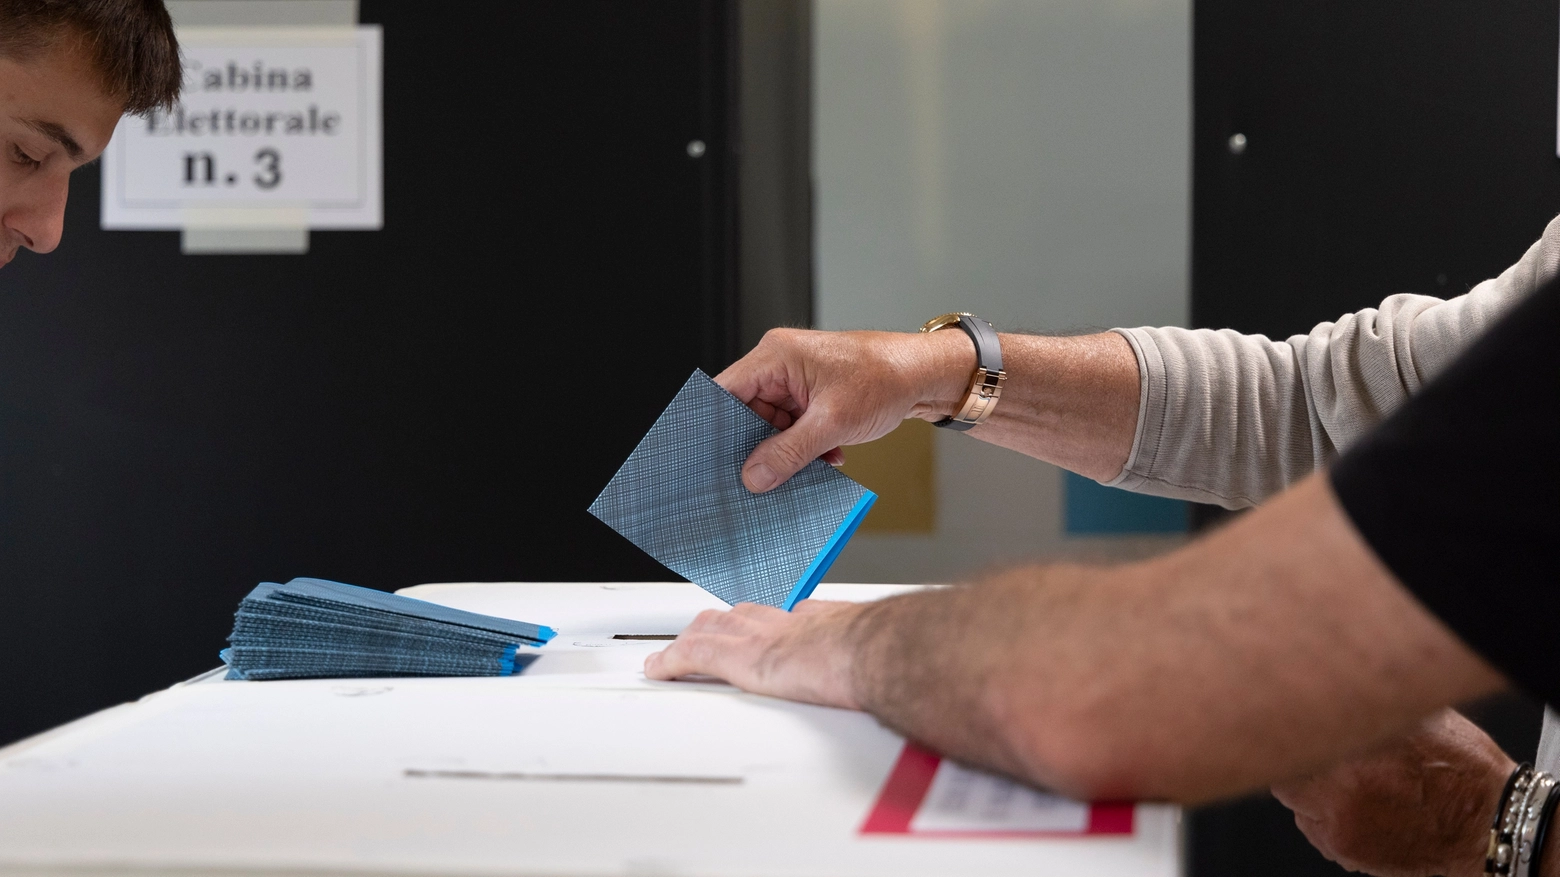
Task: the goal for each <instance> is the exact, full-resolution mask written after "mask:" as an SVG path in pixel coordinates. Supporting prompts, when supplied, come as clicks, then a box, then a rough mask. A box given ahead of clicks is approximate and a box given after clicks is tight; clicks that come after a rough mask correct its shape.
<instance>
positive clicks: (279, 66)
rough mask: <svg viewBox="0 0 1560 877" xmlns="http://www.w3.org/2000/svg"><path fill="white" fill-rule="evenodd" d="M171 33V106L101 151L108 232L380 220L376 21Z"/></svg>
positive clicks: (133, 122)
mask: <svg viewBox="0 0 1560 877" xmlns="http://www.w3.org/2000/svg"><path fill="white" fill-rule="evenodd" d="M178 36H179V42H180V45H181V47H182V48H183V50H184V57H185V72H184V89H183V94H182V95H181V97H180V100H179V103H178V104H177V105H176V106H174V107H173V109H172V110H169V111H161V110H159V111H157V112H154V113H152V114H151V115H149V116H147V117H144V118H141V117H132V116H126V117H125V118H124V119H122V120H121V121H120V123H119V127H118V128H117V129H116V130H115V132H114V138H113V140H112V141H111V142H110V143H109V146H108V149H107V150H106V151H105V152H104V154H103V214H102V220H103V227H104V228H106V229H178V228H187V227H192V226H196V225H212V224H216V225H229V226H243V225H246V224H250V223H248V222H247V220H246V216H247V217H252V218H255V219H256V221H255V222H254V223H252V224H254V225H261V226H264V225H274V224H277V222H276V221H275V217H277V216H292V217H294V219H293V220H292V222H294V223H296V224H298V225H303V226H305V227H308V228H366V229H377V228H380V227H381V226H382V224H383V209H382V203H383V199H382V183H381V180H382V175H381V149H380V145H381V136H380V127H381V112H380V106H381V104H380V79H381V66H380V29H379V27H378V26H377V25H365V26H359V27H355V28H346V27H341V28H181V29H180V30H179V31H178ZM284 224H285V223H284Z"/></svg>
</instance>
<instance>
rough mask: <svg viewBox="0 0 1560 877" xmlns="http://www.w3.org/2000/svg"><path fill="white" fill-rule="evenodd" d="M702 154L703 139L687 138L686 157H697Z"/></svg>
mask: <svg viewBox="0 0 1560 877" xmlns="http://www.w3.org/2000/svg"><path fill="white" fill-rule="evenodd" d="M702 155H704V141H703V140H689V141H688V157H689V158H699V157H700V156H702Z"/></svg>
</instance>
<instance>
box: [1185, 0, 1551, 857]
mask: <svg viewBox="0 0 1560 877" xmlns="http://www.w3.org/2000/svg"><path fill="white" fill-rule="evenodd" d="M1557 34H1560V6H1557V5H1556V4H1555V3H1525V2H1494V3H1492V2H1484V0H1433V2H1428V3H1417V4H1412V5H1411V6H1405V5H1404V4H1401V3H1392V2H1386V0H1363V2H1362V0H1272V2H1260V3H1256V2H1249V0H1196V4H1195V6H1194V16H1193V58H1194V61H1193V90H1194V91H1193V104H1194V123H1193V144H1192V147H1193V151H1192V155H1193V165H1192V169H1193V197H1192V205H1193V206H1192V317H1193V321H1194V323H1195V325H1198V326H1212V327H1226V326H1228V327H1233V328H1236V329H1239V330H1242V331H1246V332H1260V333H1264V334H1268V335H1273V336H1280V337H1282V336H1287V335H1289V334H1292V333H1296V332H1303V331H1306V330H1308V329H1309V328H1310V327H1311V326H1313V325H1314V324H1316V323H1318V322H1320V321H1322V320H1327V319H1332V318H1334V317H1336V316H1338V315H1339V314H1342V313H1345V312H1348V311H1353V310H1357V309H1359V308H1363V307H1369V306H1371V305H1373V304H1375V303H1377V302H1379V301H1380V300H1381V299H1382V298H1385V297H1386V296H1388V295H1390V294H1393V293H1397V292H1419V293H1426V294H1430V295H1438V296H1451V295H1458V294H1461V293H1463V292H1466V291H1467V290H1468V289H1469V288H1470V287H1471V286H1472V285H1473V284H1475V283H1477V282H1479V281H1481V280H1484V279H1485V278H1488V277H1493V276H1495V275H1496V274H1498V273H1500V271H1502V270H1503V269H1504V268H1506V267H1507V266H1508V265H1510V264H1511V263H1513V262H1515V261H1516V260H1517V258H1519V257H1520V256H1521V255H1522V253H1523V251H1524V250H1526V249H1527V247H1528V245H1529V244H1531V243H1532V242H1533V241H1535V240H1537V239H1538V237H1539V234H1540V233H1541V232H1542V231H1543V229H1544V226H1545V224H1546V223H1547V222H1548V221H1549V220H1550V219H1551V218H1553V217H1554V216H1555V214H1556V213H1557V212H1560V162H1557V161H1556V158H1555V126H1556V119H1555V106H1556V90H1557ZM1236 133H1242V134H1245V135H1246V138H1247V145H1246V149H1245V151H1244V152H1242V153H1240V154H1236V153H1234V152H1233V151H1232V150H1231V149H1230V148H1229V139H1230V137H1231V136H1232V135H1233V134H1236ZM1548 401H1549V402H1550V403H1551V404H1552V402H1553V400H1548ZM1427 477H1433V475H1432V474H1431V473H1427ZM1200 517H1201V518H1203V519H1204V520H1205V521H1206V520H1210V519H1213V518H1214V515H1212V514H1210V513H1208V512H1206V511H1204V512H1202V513H1201V514H1200ZM1472 714H1473V716H1474V717H1475V719H1476V720H1477V721H1480V722H1481V723H1482V724H1484V725H1485V727H1486V728H1487V729H1489V730H1490V731H1491V732H1492V733H1493V734H1494V736H1495V737H1496V738H1497V740H1499V741H1500V742H1501V743H1502V744H1503V745H1505V746H1506V748H1507V750H1508V751H1509V752H1512V753H1514V754H1516V755H1517V757H1518V758H1519V760H1520V759H1521V758H1523V757H1526V758H1531V757H1532V754H1533V751H1534V748H1535V746H1536V743H1537V738H1538V729H1539V707H1538V705H1537V704H1535V703H1533V702H1531V701H1528V700H1525V699H1523V698H1520V697H1512V698H1503V699H1497V700H1495V701H1492V702H1490V703H1486V704H1480V705H1478V706H1477V707H1476V708H1475V709H1474V710H1473V711H1472ZM1190 825H1191V849H1190V857H1191V858H1190V865H1191V873H1193V874H1195V875H1236V874H1242V875H1244V874H1254V873H1261V874H1264V875H1301V874H1306V875H1310V874H1318V875H1320V874H1342V873H1344V872H1343V870H1342V869H1340V868H1338V867H1336V866H1333V865H1331V864H1329V863H1327V862H1326V861H1324V860H1323V859H1322V858H1321V857H1320V856H1319V855H1318V854H1317V853H1316V852H1315V851H1313V850H1312V849H1311V848H1310V846H1309V844H1307V843H1306V842H1305V840H1304V838H1303V837H1302V836H1301V835H1300V833H1299V832H1298V831H1297V830H1296V829H1295V828H1294V825H1293V819H1292V817H1291V816H1290V815H1289V813H1288V811H1286V810H1284V809H1283V808H1282V807H1280V806H1279V805H1278V804H1277V803H1276V802H1274V801H1272V800H1271V799H1264V798H1257V799H1253V800H1251V801H1246V802H1239V803H1235V804H1230V805H1224V806H1220V807H1215V808H1208V809H1205V810H1202V811H1199V812H1196V813H1194V814H1193V815H1192V819H1191V823H1190Z"/></svg>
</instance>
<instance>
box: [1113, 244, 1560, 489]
mask: <svg viewBox="0 0 1560 877" xmlns="http://www.w3.org/2000/svg"><path fill="white" fill-rule="evenodd" d="M1557 270H1560V217H1556V218H1555V219H1554V220H1551V221H1550V223H1549V225H1548V227H1546V228H1545V229H1544V236H1543V237H1542V238H1540V239H1539V241H1538V242H1537V243H1535V244H1533V246H1532V247H1530V248H1529V249H1528V251H1527V253H1526V254H1524V255H1523V257H1522V258H1521V260H1520V261H1518V262H1517V264H1515V265H1513V266H1511V267H1510V268H1508V269H1506V271H1505V272H1503V273H1502V274H1501V275H1500V276H1499V277H1496V278H1494V279H1492V280H1486V281H1484V282H1483V283H1480V284H1479V285H1478V286H1475V287H1474V288H1473V289H1472V290H1470V291H1469V292H1468V293H1467V294H1466V295H1461V296H1458V297H1457V298H1453V299H1446V300H1443V299H1438V298H1432V297H1430V296H1424V295H1394V296H1392V297H1390V298H1388V299H1387V300H1386V301H1383V302H1382V303H1381V306H1380V307H1375V308H1366V309H1365V310H1362V311H1358V312H1356V313H1353V314H1347V315H1345V316H1344V317H1342V318H1340V319H1339V320H1338V321H1336V322H1331V323H1321V324H1319V325H1318V326H1316V328H1314V329H1312V330H1311V331H1310V333H1309V334H1306V335H1296V336H1294V337H1292V338H1290V339H1289V340H1287V341H1273V340H1271V339H1269V338H1266V337H1264V336H1261V335H1241V334H1239V333H1237V332H1234V331H1231V330H1228V329H1221V330H1217V331H1215V330H1210V329H1176V328H1158V329H1155V328H1140V329H1117V330H1115V331H1117V332H1119V333H1120V334H1122V335H1123V336H1125V337H1126V339H1127V341H1128V342H1129V343H1131V345H1132V349H1133V351H1134V352H1135V353H1136V354H1137V361H1138V375H1139V377H1140V390H1139V405H1138V422H1137V433H1136V436H1135V437H1134V438H1133V442H1132V452H1131V454H1130V455H1129V456H1128V458H1127V463H1126V466H1125V467H1123V468H1122V470H1121V473H1120V474H1119V475H1117V476H1116V477H1115V478H1114V479H1112V480H1110V481H1107V482H1105V483H1106V484H1108V485H1110V486H1113V487H1122V488H1126V489H1127V490H1133V491H1138V492H1140V493H1151V494H1155V495H1157V496H1168V497H1173V498H1176V499H1188V500H1193V501H1195V502H1206V503H1216V504H1218V505H1222V506H1224V507H1226V508H1244V507H1247V506H1253V505H1256V504H1257V503H1259V502H1261V501H1263V500H1264V499H1266V498H1267V497H1269V496H1272V495H1273V494H1275V493H1278V492H1279V491H1281V490H1283V489H1284V487H1286V486H1287V485H1289V484H1291V483H1293V482H1295V481H1298V480H1299V479H1301V478H1303V477H1304V476H1306V475H1307V474H1309V473H1310V472H1313V471H1315V470H1316V469H1318V468H1320V467H1322V466H1325V465H1326V464H1327V463H1328V462H1329V461H1330V460H1332V459H1333V458H1334V457H1335V456H1337V454H1338V452H1339V451H1340V450H1342V449H1343V448H1345V447H1347V446H1348V445H1349V443H1351V442H1353V441H1354V440H1355V439H1357V438H1359V437H1360V436H1361V435H1363V434H1364V433H1365V432H1366V431H1367V430H1369V429H1370V428H1371V427H1372V426H1374V425H1375V424H1377V423H1379V422H1380V421H1381V420H1382V419H1383V418H1385V417H1386V416H1387V415H1388V414H1391V413H1392V412H1393V411H1394V410H1396V408H1397V407H1398V406H1399V405H1401V404H1402V403H1403V401H1404V400H1405V399H1407V398H1408V396H1409V395H1410V394H1412V393H1414V392H1416V391H1418V389H1419V388H1420V387H1422V386H1424V384H1425V382H1426V381H1428V380H1430V379H1431V378H1432V377H1434V376H1435V375H1436V374H1437V373H1438V372H1440V371H1441V369H1443V368H1445V367H1446V365H1447V364H1448V363H1450V362H1451V361H1452V360H1453V359H1454V358H1456V356H1457V354H1458V353H1459V352H1460V351H1462V349H1463V348H1465V347H1466V346H1468V344H1469V342H1471V341H1472V340H1473V339H1474V338H1476V337H1477V336H1478V335H1479V334H1480V333H1481V332H1483V331H1484V329H1485V328H1486V327H1488V326H1489V325H1490V324H1491V323H1492V322H1494V321H1495V320H1496V319H1497V318H1499V317H1500V315H1501V314H1503V313H1505V312H1506V311H1507V310H1508V309H1510V308H1511V306H1512V305H1513V304H1515V303H1516V302H1517V301H1519V300H1521V299H1522V298H1523V297H1524V296H1526V295H1528V294H1529V293H1530V292H1532V291H1533V290H1534V289H1536V288H1537V287H1538V286H1539V285H1540V284H1541V283H1542V282H1543V281H1545V280H1547V279H1549V278H1551V277H1553V276H1555V274H1556V273H1557Z"/></svg>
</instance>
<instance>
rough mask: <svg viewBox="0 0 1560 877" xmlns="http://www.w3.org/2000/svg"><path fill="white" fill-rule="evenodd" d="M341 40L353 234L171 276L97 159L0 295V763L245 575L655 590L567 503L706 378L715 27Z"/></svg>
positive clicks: (371, 14)
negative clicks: (356, 198)
mask: <svg viewBox="0 0 1560 877" xmlns="http://www.w3.org/2000/svg"><path fill="white" fill-rule="evenodd" d="M362 20H363V21H364V22H377V23H380V24H382V25H383V26H384V59H385V61H384V63H385V72H384V107H385V110H384V113H385V117H384V131H385V147H384V159H385V162H384V166H385V181H384V185H385V228H384V230H383V231H378V232H315V233H314V234H313V236H312V240H311V249H310V252H309V253H308V254H307V255H303V256H184V255H181V254H180V252H179V236H178V234H177V233H176V232H104V231H101V230H99V229H98V227H97V226H98V188H99V180H98V174H97V169H96V167H95V166H93V167H88V168H84V169H83V170H81V171H79V172H78V173H77V175H76V178H75V179H74V180H73V192H72V197H71V201H70V205H69V208H68V212H67V219H66V232H65V236H64V242H63V244H62V245H61V246H60V248H59V250H58V251H57V252H56V253H54V254H52V255H49V256H36V255H33V254H26V253H24V254H23V256H22V257H21V258H19V259H18V260H17V261H16V262H15V263H14V264H13V265H11V266H9V267H7V268H6V269H5V271H4V272H3V273H0V742H5V741H9V740H11V739H14V738H17V737H20V736H22V735H24V734H27V733H30V732H33V731H37V730H40V729H42V728H45V727H48V726H50V725H53V724H56V723H58V722H61V721H65V720H67V719H70V718H73V717H75V716H77V715H81V714H83V713H86V712H88V711H90V710H92V709H96V708H99V707H103V706H106V705H109V704H112V703H115V702H119V701H123V700H126V699H129V698H133V697H136V696H139V695H141V694H143V693H145V692H147V691H149V690H152V689H153V688H154V687H157V686H161V685H166V684H170V683H172V682H175V681H177V680H179V679H181V678H184V677H187V676H190V675H193V674H195V673H198V672H200V671H202V670H205V669H207V668H210V667H212V666H215V664H216V652H217V650H218V649H219V648H220V647H221V646H222V645H223V638H224V636H225V635H226V633H227V630H228V627H229V625H230V622H231V616H232V611H233V609H234V607H235V605H236V604H237V601H238V599H239V598H240V597H241V596H242V595H243V594H244V593H245V592H246V591H247V590H248V589H249V588H251V587H252V586H253V585H254V584H255V583H256V582H259V581H262V580H285V579H287V578H289V577H292V576H297V575H313V576H322V577H328V578H336V579H340V580H342V581H347V582H353V583H357V584H363V585H369V586H373V587H378V588H385V589H391V588H397V587H402V586H406V585H410V584H414V583H417V582H424V581H451V580H456V581H460V580H468V581H469V580H503V579H530V580H549V579H551V580H574V579H577V580H593V579H594V580H610V579H630V580H632V579H643V578H650V579H664V578H672V577H673V576H671V575H670V573H668V572H666V571H665V570H663V569H662V568H660V567H659V566H658V565H656V564H655V563H653V562H652V561H650V560H648V559H647V558H646V557H644V556H643V555H642V554H641V553H640V552H639V551H638V550H637V549H635V548H633V547H632V546H630V545H629V544H628V543H627V542H625V541H623V540H622V539H620V538H618V537H617V536H616V535H614V534H612V533H611V532H610V531H609V530H607V529H606V528H605V527H604V526H602V525H600V524H599V523H598V522H596V521H595V519H593V518H591V517H590V516H589V515H588V514H587V513H586V512H585V507H586V506H587V505H588V503H589V502H590V500H591V499H592V498H593V497H594V495H595V493H596V491H598V490H599V489H600V487H601V486H602V485H603V484H604V483H605V482H606V480H607V478H609V477H610V475H611V473H612V472H613V471H614V470H615V468H616V465H617V464H618V463H620V462H621V461H622V460H623V458H624V457H626V456H627V454H628V452H629V451H630V450H631V449H632V448H633V446H634V444H635V442H636V441H637V440H638V438H639V437H640V436H641V435H642V434H643V431H644V430H645V429H646V428H647V427H648V426H649V424H650V423H651V422H652V421H653V420H654V418H655V415H656V414H657V413H658V411H659V409H660V408H661V406H662V405H664V403H665V402H666V400H668V399H669V398H670V397H671V395H672V394H673V393H674V392H675V390H676V389H677V387H678V386H679V385H680V384H681V382H682V381H683V380H684V379H685V378H686V377H687V375H688V373H689V371H691V370H692V369H693V368H694V367H695V366H701V367H703V368H704V369H705V370H707V371H710V372H712V373H713V372H714V371H715V370H718V369H719V368H720V367H722V366H723V365H724V364H725V363H726V362H728V361H729V360H730V359H731V358H732V357H733V354H734V349H733V346H734V343H735V337H736V315H735V306H734V289H733V278H734V272H735V254H734V243H733V241H734V238H733V232H732V226H733V215H734V195H735V193H734V187H733V185H732V179H733V178H734V175H733V164H732V159H731V156H732V153H733V150H732V149H731V148H729V147H730V138H729V136H728V129H729V127H730V116H731V112H730V95H731V93H732V82H731V75H730V70H731V68H732V59H731V57H730V34H731V32H732V22H731V20H730V9H729V8H728V7H727V5H725V4H721V3H714V2H692V0H682V2H662V3H656V4H644V3H636V2H576V0H569V2H563V0H558V2H549V3H437V4H434V3H404V2H402V3H390V2H374V0H364V2H363V3H362ZM696 138H697V139H702V140H704V141H705V142H706V143H707V144H709V147H710V148H709V149H708V151H707V152H706V153H705V154H704V155H703V157H701V158H697V159H696V158H692V157H690V155H689V153H688V150H687V144H688V142H689V141H690V140H693V139H696Z"/></svg>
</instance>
